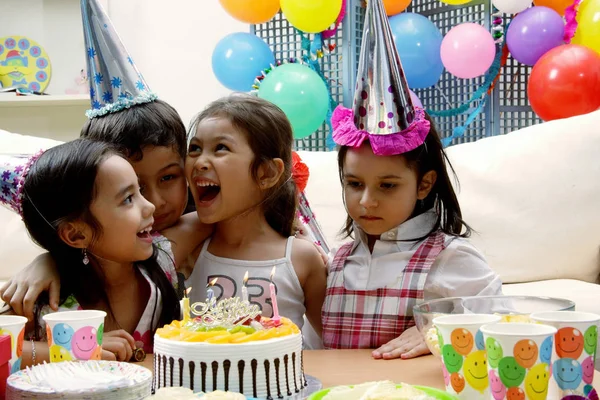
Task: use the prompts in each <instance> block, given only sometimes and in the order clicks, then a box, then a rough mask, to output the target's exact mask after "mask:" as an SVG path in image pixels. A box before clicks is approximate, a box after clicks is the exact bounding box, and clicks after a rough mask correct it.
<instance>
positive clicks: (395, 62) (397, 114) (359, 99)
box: [331, 0, 429, 156]
mask: <svg viewBox="0 0 600 400" xmlns="http://www.w3.org/2000/svg"><path fill="white" fill-rule="evenodd" d="M331 123H332V127H333V140H334V142H335V143H336V144H338V145H341V146H349V147H359V146H361V145H362V143H363V142H364V141H365V140H368V141H369V143H370V144H371V148H372V149H373V153H375V154H377V155H380V156H389V155H395V154H402V153H406V152H407V151H411V150H413V149H415V148H417V147H419V146H420V145H421V144H423V142H424V141H425V137H427V133H429V121H427V120H426V119H425V112H424V110H422V109H420V108H415V107H414V106H413V104H412V101H411V99H410V92H409V90H408V84H407V82H406V77H405V76H404V71H403V69H402V64H401V63H400V56H399V55H398V51H397V50H396V46H395V45H394V38H393V36H392V29H391V28H390V24H389V22H388V19H387V16H386V13H385V10H384V7H383V4H382V3H381V0H369V2H368V5H367V12H366V15H365V22H364V29H363V37H362V44H361V53H360V59H359V62H358V71H357V74H356V92H355V93H354V106H353V109H352V110H351V109H348V108H345V107H343V106H341V105H340V106H338V107H337V108H336V109H335V111H334V112H333V115H332V117H331Z"/></svg>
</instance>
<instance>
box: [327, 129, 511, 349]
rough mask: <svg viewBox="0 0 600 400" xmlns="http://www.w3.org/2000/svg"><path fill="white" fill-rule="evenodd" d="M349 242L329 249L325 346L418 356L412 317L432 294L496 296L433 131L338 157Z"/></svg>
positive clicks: (420, 343) (497, 285)
mask: <svg viewBox="0 0 600 400" xmlns="http://www.w3.org/2000/svg"><path fill="white" fill-rule="evenodd" d="M338 162H339V171H340V179H341V181H342V185H343V196H344V203H345V205H346V209H347V211H348V219H347V221H346V225H345V227H344V233H345V234H346V236H347V237H350V236H351V235H352V236H354V241H353V242H350V243H347V244H345V245H343V246H341V247H340V248H339V249H334V250H332V252H331V253H330V266H329V276H328V279H327V292H326V298H325V304H324V307H323V315H322V316H323V341H324V345H325V347H328V348H375V349H377V350H375V351H373V357H375V358H386V359H388V358H396V357H400V356H401V357H402V358H411V357H415V356H418V355H421V354H424V353H426V352H428V350H427V347H426V345H425V343H424V340H423V337H422V335H421V334H420V333H419V332H418V331H417V330H416V327H415V326H414V325H415V322H414V319H413V315H412V308H413V306H414V305H415V304H417V303H419V302H421V301H424V300H431V299H436V298H443V297H452V296H469V295H478V294H480V295H495V294H501V281H500V278H499V277H498V275H497V274H495V273H494V272H493V271H492V270H491V269H490V267H489V266H488V264H487V262H486V261H485V258H484V257H483V255H482V254H481V253H480V252H479V251H478V250H477V249H475V248H474V247H473V246H472V245H471V244H470V243H469V242H468V240H467V239H466V238H467V237H468V236H469V234H470V233H471V229H470V228H469V226H468V225H467V224H466V223H465V222H464V221H463V219H462V215H461V211H460V206H459V204H458V200H457V198H456V194H455V193H454V189H453V188H452V184H451V180H450V176H449V174H448V170H447V168H446V163H447V162H448V160H447V159H446V155H445V153H444V151H443V149H442V145H441V143H440V139H439V137H438V134H437V132H436V131H435V129H434V127H433V125H432V126H431V129H430V131H429V134H428V135H427V137H426V139H425V142H424V143H423V144H422V145H420V146H418V147H417V148H416V149H414V150H411V151H409V152H406V153H403V154H402V155H394V156H378V155H376V154H374V153H373V150H372V148H371V145H370V143H369V142H364V143H363V144H362V145H361V146H360V147H349V146H342V147H341V148H340V150H339V155H338Z"/></svg>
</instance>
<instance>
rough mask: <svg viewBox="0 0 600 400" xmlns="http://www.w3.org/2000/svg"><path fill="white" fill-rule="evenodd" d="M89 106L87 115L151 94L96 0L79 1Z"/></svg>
mask: <svg viewBox="0 0 600 400" xmlns="http://www.w3.org/2000/svg"><path fill="white" fill-rule="evenodd" d="M81 15H82V18H83V35H84V38H85V48H86V62H87V67H88V73H89V82H90V99H91V104H92V109H91V110H88V111H87V112H86V115H87V116H88V117H89V118H94V117H98V116H102V115H105V114H108V113H113V112H117V111H120V110H123V109H124V108H129V107H131V106H133V105H135V104H142V103H149V102H151V101H153V100H155V99H156V98H157V96H156V94H154V93H152V92H151V91H150V89H149V87H148V84H147V83H146V81H144V78H143V77H142V74H141V73H140V71H139V70H138V69H137V67H136V66H135V64H134V62H133V59H132V58H131V57H130V56H129V53H128V52H127V50H126V49H125V46H124V45H123V43H122V42H121V39H120V38H119V35H118V34H117V32H116V31H115V29H114V27H113V25H112V22H111V21H110V19H109V18H108V15H106V12H105V11H104V9H103V8H102V6H101V5H100V4H99V3H98V1H97V0H81Z"/></svg>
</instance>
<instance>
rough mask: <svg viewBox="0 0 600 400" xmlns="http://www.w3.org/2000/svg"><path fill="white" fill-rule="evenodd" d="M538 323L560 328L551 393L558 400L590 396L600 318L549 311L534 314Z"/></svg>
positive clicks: (583, 314)
mask: <svg viewBox="0 0 600 400" xmlns="http://www.w3.org/2000/svg"><path fill="white" fill-rule="evenodd" d="M531 319H532V320H534V321H535V322H538V323H542V324H545V325H551V326H553V327H555V328H556V329H557V332H556V334H555V335H554V347H553V353H552V356H553V358H552V360H553V361H552V376H553V378H554V379H553V380H552V382H551V388H550V390H551V393H554V392H555V391H556V393H557V395H556V396H555V397H556V398H559V399H562V398H563V397H566V396H570V395H576V396H583V397H586V398H587V397H588V394H589V393H590V392H591V391H592V389H593V386H592V381H593V380H594V362H595V360H596V346H597V343H598V323H600V315H598V314H592V313H586V312H577V311H548V312H539V313H534V314H532V315H531Z"/></svg>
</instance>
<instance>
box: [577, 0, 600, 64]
mask: <svg viewBox="0 0 600 400" xmlns="http://www.w3.org/2000/svg"><path fill="white" fill-rule="evenodd" d="M571 43H573V44H580V45H582V46H586V47H589V48H590V49H592V50H594V51H596V52H597V53H600V0H584V1H582V2H581V5H580V6H579V11H578V12H577V31H575V36H574V37H573V40H572V41H571Z"/></svg>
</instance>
